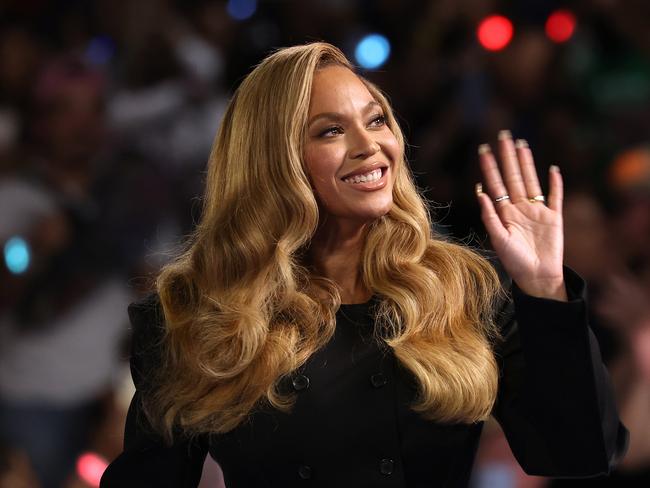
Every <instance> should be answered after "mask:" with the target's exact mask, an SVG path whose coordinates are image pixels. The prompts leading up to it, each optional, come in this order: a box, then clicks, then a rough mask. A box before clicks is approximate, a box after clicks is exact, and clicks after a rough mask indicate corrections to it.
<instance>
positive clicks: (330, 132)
mask: <svg viewBox="0 0 650 488" xmlns="http://www.w3.org/2000/svg"><path fill="white" fill-rule="evenodd" d="M342 133H343V129H342V128H341V127H340V126H338V125H334V126H332V127H328V128H327V129H325V130H323V131H321V132H320V133H319V134H318V135H319V137H331V136H335V135H337V134H342Z"/></svg>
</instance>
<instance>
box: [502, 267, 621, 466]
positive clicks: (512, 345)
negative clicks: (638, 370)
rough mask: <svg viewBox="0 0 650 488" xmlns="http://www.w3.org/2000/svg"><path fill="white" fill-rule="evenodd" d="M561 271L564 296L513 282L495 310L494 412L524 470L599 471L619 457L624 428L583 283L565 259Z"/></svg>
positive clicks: (613, 464) (611, 464) (613, 463)
mask: <svg viewBox="0 0 650 488" xmlns="http://www.w3.org/2000/svg"><path fill="white" fill-rule="evenodd" d="M501 274H502V276H503V272H501ZM564 279H565V283H566V288H567V294H568V298H569V301H568V302H560V301H557V300H551V299H543V298H536V297H532V296H529V295H526V294H525V293H524V292H522V291H521V290H520V289H519V288H518V287H517V285H516V284H515V283H512V282H511V290H512V291H511V299H510V300H507V301H505V302H504V305H503V307H502V308H501V310H500V312H499V316H498V318H497V320H498V322H499V326H500V329H501V332H502V336H503V341H502V342H501V343H500V345H499V346H497V348H496V353H497V361H498V363H499V367H500V372H501V377H500V384H499V391H498V396H497V401H496V404H495V407H494V411H493V415H494V417H495V418H496V419H497V421H498V422H499V423H500V424H501V427H502V428H503V430H504V433H505V435H506V438H507V439H508V443H509V444H510V447H511V449H512V452H513V454H514V456H515V458H516V459H517V461H518V462H519V464H520V465H521V466H522V468H523V469H524V471H525V472H526V473H528V474H531V475H538V476H552V477H590V476H597V475H600V474H607V473H609V471H610V470H611V469H612V468H613V467H614V466H615V465H616V463H617V461H618V460H620V459H621V458H622V457H623V455H624V454H625V452H626V450H627V445H628V436H629V434H628V431H627V429H626V428H625V427H624V426H623V424H622V423H621V422H620V420H619V416H618V412H617V409H616V405H615V401H614V395H613V391H612V387H611V384H610V378H609V375H608V372H607V370H606V369H605V366H604V365H603V363H602V360H601V356H600V350H599V347H598V342H597V341H596V338H595V336H594V334H593V332H592V331H591V329H590V328H589V325H588V323H587V306H586V286H585V283H584V281H583V280H582V278H580V276H578V275H577V274H576V273H575V272H574V271H572V270H571V269H569V268H567V267H565V268H564Z"/></svg>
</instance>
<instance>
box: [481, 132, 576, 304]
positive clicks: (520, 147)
mask: <svg viewBox="0 0 650 488" xmlns="http://www.w3.org/2000/svg"><path fill="white" fill-rule="evenodd" d="M499 147H500V152H501V156H502V158H501V159H502V165H501V166H502V170H503V176H502V173H501V170H500V169H499V167H498V166H497V163H496V159H495V158H494V155H493V154H492V152H491V151H490V150H489V147H487V146H485V145H484V146H481V148H480V150H479V152H480V159H481V170H482V172H483V176H484V178H485V182H486V186H487V193H489V196H488V195H487V194H485V193H483V191H482V188H481V186H480V185H479V186H478V187H477V194H478V198H479V202H480V205H481V209H482V214H481V217H482V220H483V222H484V224H485V227H486V229H487V231H488V234H489V235H490V240H491V242H492V245H493V247H494V250H495V251H496V253H497V255H498V257H499V259H500V260H501V262H502V264H503V266H504V268H505V270H506V272H508V274H509V275H510V276H511V277H512V278H513V280H514V281H515V282H516V283H517V284H518V285H519V287H520V288H521V289H522V290H524V291H525V292H527V293H529V294H534V295H536V296H553V295H555V297H556V298H560V296H561V295H562V294H563V288H564V283H563V278H562V276H563V275H562V256H563V246H564V241H563V229H562V178H561V176H560V174H559V172H558V171H557V170H556V168H554V167H552V170H551V171H550V172H549V176H550V192H549V205H548V207H547V206H546V205H544V203H543V202H540V201H534V200H533V201H531V198H532V197H535V196H538V195H541V194H542V192H541V188H540V185H539V180H538V178H537V171H536V170H535V165H534V162H533V159H532V153H531V151H530V149H529V148H528V145H527V144H525V142H520V143H518V144H517V148H516V149H515V145H514V143H513V141H512V139H511V138H510V137H509V133H507V132H505V131H504V132H502V133H501V134H500V137H499ZM504 195H508V196H509V198H507V199H500V201H495V202H493V200H492V199H491V198H490V196H491V197H492V198H493V199H497V198H498V197H502V196H504ZM560 288H561V289H562V293H561V294H560V295H557V292H558V290H559V289H560Z"/></svg>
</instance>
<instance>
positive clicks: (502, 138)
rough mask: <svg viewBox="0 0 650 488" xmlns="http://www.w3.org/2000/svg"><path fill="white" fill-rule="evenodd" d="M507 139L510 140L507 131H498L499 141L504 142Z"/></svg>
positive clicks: (510, 137) (509, 134)
mask: <svg viewBox="0 0 650 488" xmlns="http://www.w3.org/2000/svg"><path fill="white" fill-rule="evenodd" d="M507 139H512V134H511V133H510V131H509V130H508V129H503V130H500V131H499V140H500V141H505V140H507Z"/></svg>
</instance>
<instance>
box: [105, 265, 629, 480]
mask: <svg viewBox="0 0 650 488" xmlns="http://www.w3.org/2000/svg"><path fill="white" fill-rule="evenodd" d="M565 281H566V284H567V292H568V295H569V302H568V303H564V302H559V301H554V300H548V299H540V298H534V297H531V296H528V295H525V294H524V293H523V292H521V290H519V289H518V288H517V286H516V285H512V300H509V301H507V302H505V303H504V304H503V306H502V308H501V310H500V312H499V315H498V323H499V327H500V329H501V331H502V334H503V336H504V338H505V340H504V341H503V342H502V343H501V344H500V345H499V346H497V350H496V351H495V353H496V357H497V360H498V363H499V368H500V373H501V377H500V382H499V391H498V398H497V403H496V405H495V407H494V411H493V414H494V416H495V417H496V419H497V420H498V421H499V423H500V424H501V426H502V428H503V430H504V431H505V434H506V436H507V438H508V441H509V443H510V446H511V448H512V450H513V453H514V455H515V457H516V458H517V460H518V461H519V463H520V464H521V465H522V467H523V468H524V470H525V471H526V472H527V473H529V474H534V475H540V476H555V477H560V476H561V477H578V476H594V475H598V474H602V473H607V472H608V471H609V470H610V468H611V467H612V466H613V465H614V464H615V462H616V461H617V460H618V459H620V458H621V457H622V455H623V454H624V453H625V450H626V448H627V440H628V433H627V430H626V429H625V427H624V426H623V425H622V424H621V423H620V421H619V418H618V414H617V411H616V408H615V404H614V400H613V395H612V391H611V387H610V384H609V379H608V374H607V371H606V370H605V367H604V366H603V364H602V361H601V358H600V352H599V349H598V344H597V342H596V339H595V337H594V335H593V333H592V332H591V330H590V329H589V327H588V325H587V321H586V304H585V285H584V282H583V281H582V279H581V278H580V277H579V276H578V275H576V274H575V273H574V272H572V271H571V270H569V269H568V268H565ZM374 303H375V298H373V299H371V300H370V301H369V302H367V303H363V304H354V305H342V306H341V308H340V310H339V311H338V312H337V315H336V318H337V327H336V332H335V336H334V337H333V338H332V340H331V341H330V342H329V343H328V344H327V345H326V346H325V347H324V348H322V349H321V350H319V351H317V352H316V353H315V354H314V355H313V356H312V357H311V358H310V359H309V361H308V362H307V364H306V365H305V366H304V367H303V368H301V370H299V371H296V372H295V373H294V374H293V375H292V376H291V377H290V378H287V380H286V381H285V382H284V383H283V385H284V387H287V388H292V389H294V390H295V391H296V392H297V395H298V398H297V401H296V404H295V407H294V409H293V411H292V412H291V413H290V414H283V413H280V412H278V411H275V410H272V409H271V408H261V409H259V410H258V411H257V412H256V413H254V414H253V415H252V416H251V417H250V420H249V421H247V422H245V423H243V424H241V425H239V426H238V427H237V428H236V429H234V430H233V431H231V432H230V433H228V434H224V435H219V436H216V435H212V436H207V435H206V436H204V437H203V438H201V439H199V440H198V441H194V442H189V441H187V440H183V439H181V438H179V439H178V440H177V442H176V443H175V444H174V445H173V446H172V447H164V446H163V444H162V442H161V441H160V440H159V438H158V437H157V436H156V435H154V434H152V433H151V432H150V430H149V429H148V428H147V427H146V425H145V424H146V420H145V419H144V416H143V415H140V414H139V413H140V412H139V411H140V408H141V406H140V396H141V395H142V394H143V392H146V375H147V372H148V371H151V369H152V368H155V364H156V361H157V360H156V352H157V350H156V348H155V347H154V346H155V342H156V341H155V339H156V338H157V337H160V333H161V331H162V327H163V320H162V313H161V310H160V304H159V302H158V299H157V296H156V295H151V296H149V297H148V298H147V299H145V300H144V301H142V302H139V303H136V304H133V305H131V306H130V307H129V315H130V318H131V321H132V324H133V353H132V358H131V371H132V375H133V379H134V382H135V385H136V388H137V391H136V394H135V396H134V398H133V401H132V403H131V407H130V409H129V414H128V418H127V423H126V432H125V442H124V452H123V453H122V454H121V455H120V456H119V457H118V458H117V459H116V460H115V461H113V462H112V463H111V465H110V466H109V468H108V469H107V470H106V472H105V473H104V476H103V477H102V482H101V485H100V486H101V487H102V488H112V487H120V488H126V487H139V488H143V487H149V486H150V487H157V488H160V487H174V488H179V487H196V486H197V485H198V483H199V480H200V477H201V470H202V466H203V462H204V460H205V456H206V454H207V453H208V452H209V453H210V455H211V456H212V457H213V458H214V459H215V460H216V461H217V462H218V463H219V465H220V466H221V469H222V470H223V474H224V479H225V483H226V487H227V488H241V487H281V488H286V487H292V486H312V487H328V488H331V487H348V486H349V487H355V488H361V487H373V488H377V487H418V488H419V487H422V488H424V487H431V486H436V487H439V486H445V487H465V486H467V484H468V480H469V476H470V474H471V469H472V464H473V461H474V456H475V452H476V448H477V445H478V440H479V436H480V433H481V428H482V424H481V423H477V424H472V425H466V424H443V423H438V422H432V421H426V420H424V419H422V418H421V417H420V416H419V415H418V414H416V413H415V412H413V411H412V410H410V408H409V405H410V403H411V402H412V400H413V398H414V394H415V392H416V390H415V383H414V381H413V378H412V377H411V376H410V374H409V373H408V372H407V371H406V370H405V369H404V368H402V367H401V366H400V364H399V362H398V361H397V360H396V358H395V357H394V355H393V353H392V350H391V349H390V348H387V347H386V346H385V345H384V346H383V347H382V344H380V343H378V342H377V341H376V340H375V339H373V338H372V328H373V321H372V306H373V304H374Z"/></svg>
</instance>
